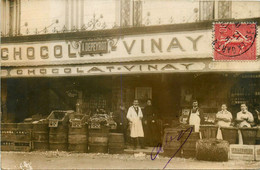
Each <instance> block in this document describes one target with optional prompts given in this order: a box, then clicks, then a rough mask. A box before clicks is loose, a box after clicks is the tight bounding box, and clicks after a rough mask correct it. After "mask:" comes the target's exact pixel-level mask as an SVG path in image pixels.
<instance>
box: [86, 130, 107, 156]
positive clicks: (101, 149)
mask: <svg viewBox="0 0 260 170" xmlns="http://www.w3.org/2000/svg"><path fill="white" fill-rule="evenodd" d="M108 134H109V128H107V127H101V128H100V129H90V130H89V136H88V144H89V152H91V153H107V152H108Z"/></svg>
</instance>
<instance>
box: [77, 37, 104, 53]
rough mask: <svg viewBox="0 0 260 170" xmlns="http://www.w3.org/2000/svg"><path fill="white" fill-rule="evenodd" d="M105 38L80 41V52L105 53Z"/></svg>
mask: <svg viewBox="0 0 260 170" xmlns="http://www.w3.org/2000/svg"><path fill="white" fill-rule="evenodd" d="M107 48H108V47H107V40H99V41H82V42H81V49H80V54H81V55H86V54H103V53H107V50H108V49H107Z"/></svg>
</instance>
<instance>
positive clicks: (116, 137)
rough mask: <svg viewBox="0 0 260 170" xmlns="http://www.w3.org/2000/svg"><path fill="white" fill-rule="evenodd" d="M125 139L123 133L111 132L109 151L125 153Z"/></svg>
mask: <svg viewBox="0 0 260 170" xmlns="http://www.w3.org/2000/svg"><path fill="white" fill-rule="evenodd" d="M124 148H125V141H124V134H123V133H109V138H108V152H109V153H110V154H121V153H124Z"/></svg>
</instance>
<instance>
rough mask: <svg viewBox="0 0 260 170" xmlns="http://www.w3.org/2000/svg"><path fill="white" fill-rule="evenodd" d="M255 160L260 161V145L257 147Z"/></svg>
mask: <svg viewBox="0 0 260 170" xmlns="http://www.w3.org/2000/svg"><path fill="white" fill-rule="evenodd" d="M255 160H256V161H260V145H255Z"/></svg>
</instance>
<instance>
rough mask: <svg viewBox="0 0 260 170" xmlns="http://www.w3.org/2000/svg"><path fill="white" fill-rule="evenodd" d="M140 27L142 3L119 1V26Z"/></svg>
mask: <svg viewBox="0 0 260 170" xmlns="http://www.w3.org/2000/svg"><path fill="white" fill-rule="evenodd" d="M141 25H142V1H141V0H121V1H120V26H121V27H127V26H141Z"/></svg>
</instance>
